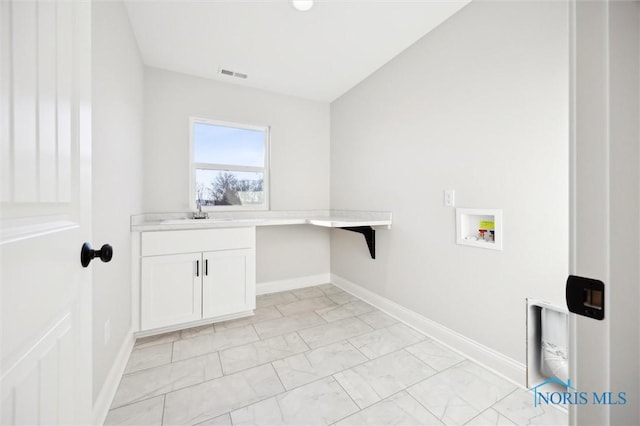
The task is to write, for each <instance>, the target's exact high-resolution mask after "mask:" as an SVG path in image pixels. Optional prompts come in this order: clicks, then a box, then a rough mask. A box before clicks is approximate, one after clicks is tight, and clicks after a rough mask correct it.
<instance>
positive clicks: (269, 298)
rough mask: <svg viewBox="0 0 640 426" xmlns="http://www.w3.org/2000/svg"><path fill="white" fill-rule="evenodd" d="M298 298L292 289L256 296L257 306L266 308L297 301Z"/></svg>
mask: <svg viewBox="0 0 640 426" xmlns="http://www.w3.org/2000/svg"><path fill="white" fill-rule="evenodd" d="M296 300H300V299H298V298H297V297H296V296H295V295H294V294H293V293H291V292H290V291H282V292H280V293H270V294H261V295H259V296H258V297H256V308H266V307H267V306H274V305H280V304H283V303H291V302H295V301H296Z"/></svg>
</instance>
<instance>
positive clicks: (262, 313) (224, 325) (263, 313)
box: [213, 305, 282, 332]
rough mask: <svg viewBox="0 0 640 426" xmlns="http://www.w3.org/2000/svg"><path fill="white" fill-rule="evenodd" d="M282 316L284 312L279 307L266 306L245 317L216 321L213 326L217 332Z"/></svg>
mask: <svg viewBox="0 0 640 426" xmlns="http://www.w3.org/2000/svg"><path fill="white" fill-rule="evenodd" d="M276 318H282V314H281V313H280V311H279V310H278V308H276V307H275V305H273V306H267V307H266V308H258V309H255V310H254V311H253V315H252V316H249V317H244V318H238V319H233V320H229V321H223V322H218V323H215V324H214V325H213V326H214V327H215V329H216V331H217V332H220V331H222V330H226V329H229V328H237V327H243V326H245V325H250V324H255V323H258V322H261V321H266V320H270V319H276Z"/></svg>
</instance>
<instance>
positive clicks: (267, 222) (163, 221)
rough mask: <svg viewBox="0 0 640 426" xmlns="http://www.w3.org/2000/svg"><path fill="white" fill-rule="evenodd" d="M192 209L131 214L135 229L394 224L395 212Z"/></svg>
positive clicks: (339, 226)
mask: <svg viewBox="0 0 640 426" xmlns="http://www.w3.org/2000/svg"><path fill="white" fill-rule="evenodd" d="M192 215H193V213H192V212H181V213H144V214H139V215H134V216H131V231H132V232H142V231H170V230H180V229H208V228H235V227H241V226H278V225H315V226H323V227H327V228H344V227H357V226H371V227H374V226H377V227H386V228H391V212H374V211H360V210H268V211H237V212H215V213H209V218H208V219H192V218H191V217H192Z"/></svg>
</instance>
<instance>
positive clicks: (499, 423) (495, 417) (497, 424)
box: [465, 408, 524, 426]
mask: <svg viewBox="0 0 640 426" xmlns="http://www.w3.org/2000/svg"><path fill="white" fill-rule="evenodd" d="M523 424H524V423H523ZM465 425H469V426H512V425H515V423H514V422H512V421H511V420H509V419H508V418H506V417H505V416H503V415H502V414H500V413H498V412H497V411H496V410H494V409H493V408H489V409H486V410H484V411H483V412H482V413H480V414H478V415H477V416H475V417H474V418H473V419H471V420H469V421H468V422H467V423H465Z"/></svg>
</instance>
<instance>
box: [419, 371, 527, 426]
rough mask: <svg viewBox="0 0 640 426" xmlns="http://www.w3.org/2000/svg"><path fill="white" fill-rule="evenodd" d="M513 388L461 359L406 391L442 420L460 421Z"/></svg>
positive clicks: (500, 397)
mask: <svg viewBox="0 0 640 426" xmlns="http://www.w3.org/2000/svg"><path fill="white" fill-rule="evenodd" d="M515 389H516V386H515V385H513V384H511V383H510V382H508V381H507V380H505V379H503V378H501V377H499V376H497V375H495V374H494V373H492V372H490V371H489V370H487V369H485V368H482V367H480V366H479V365H477V364H475V363H472V362H471V361H463V362H461V363H459V364H457V365H454V366H453V367H450V368H448V369H447V370H444V371H442V372H440V373H438V374H436V375H434V376H433V377H430V378H428V379H426V380H423V381H422V382H420V383H418V384H416V385H414V386H411V387H410V388H409V389H408V392H409V394H411V396H413V397H414V398H415V399H417V400H418V402H420V403H421V404H422V405H424V406H425V407H426V408H427V409H428V410H429V411H431V412H432V413H433V414H434V415H435V416H436V417H438V418H439V419H440V421H442V422H443V423H445V424H463V423H465V422H467V421H469V420H471V419H472V418H474V417H475V416H477V415H478V414H479V413H480V412H482V411H484V410H486V409H487V408H489V407H491V406H492V405H493V404H495V403H496V402H497V401H499V400H500V399H502V398H504V397H505V396H507V395H508V394H510V393H511V392H513V391H514V390H515Z"/></svg>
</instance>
